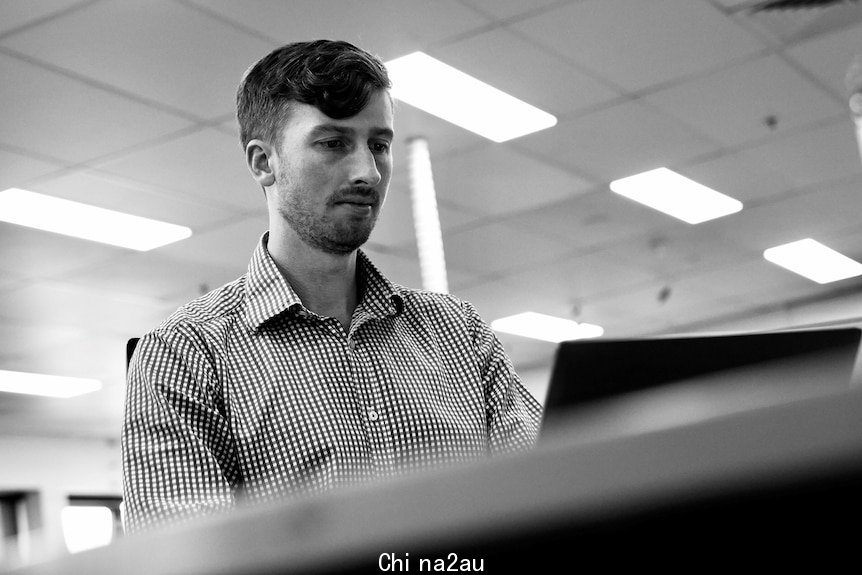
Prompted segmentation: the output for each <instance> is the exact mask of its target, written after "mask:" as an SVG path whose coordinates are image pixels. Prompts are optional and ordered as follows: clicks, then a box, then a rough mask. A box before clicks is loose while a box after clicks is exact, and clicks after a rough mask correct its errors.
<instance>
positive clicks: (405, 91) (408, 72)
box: [386, 52, 557, 142]
mask: <svg viewBox="0 0 862 575" xmlns="http://www.w3.org/2000/svg"><path fill="white" fill-rule="evenodd" d="M386 68H387V69H388V71H389V78H390V79H391V80H392V96H393V97H395V98H397V99H398V100H401V101H402V102H407V103H408V104H410V105H411V106H415V107H417V108H420V109H422V110H425V111H426V112H428V113H429V114H434V115H435V116H437V117H440V118H443V119H444V120H446V121H449V122H452V123H453V124H457V125H458V126H461V127H462V128H465V129H467V130H470V131H471V132H475V133H477V134H479V135H480V136H484V137H486V138H488V139H490V140H493V141H495V142H505V141H506V140H511V139H513V138H517V137H519V136H523V135H525V134H529V133H531V132H537V131H539V130H544V129H545V128H550V127H551V126H553V125H555V124H556V123H557V119H556V118H555V117H554V116H552V115H551V114H549V113H547V112H543V111H542V110H540V109H538V108H536V107H535V106H531V105H530V104H527V103H526V102H523V101H521V100H519V99H518V98H515V97H514V96H510V95H509V94H507V93H505V92H503V91H501V90H498V89H497V88H494V87H493V86H489V85H488V84H486V83H484V82H482V81H481V80H477V79H476V78H473V77H472V76H469V75H467V74H465V73H464V72H461V71H460V70H458V69H456V68H453V67H452V66H449V65H448V64H444V63H443V62H441V61H439V60H436V59H434V58H432V57H431V56H429V55H427V54H424V53H422V52H413V53H412V54H408V55H407V56H402V57H401V58H396V59H395V60H391V61H389V62H387V63H386Z"/></svg>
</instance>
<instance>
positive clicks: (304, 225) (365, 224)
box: [278, 178, 377, 255]
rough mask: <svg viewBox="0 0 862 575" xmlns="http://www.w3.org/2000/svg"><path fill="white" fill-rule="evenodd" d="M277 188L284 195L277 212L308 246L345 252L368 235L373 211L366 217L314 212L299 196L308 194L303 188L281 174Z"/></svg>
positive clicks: (359, 245)
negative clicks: (292, 186) (300, 188)
mask: <svg viewBox="0 0 862 575" xmlns="http://www.w3.org/2000/svg"><path fill="white" fill-rule="evenodd" d="M279 188H280V189H281V190H282V193H283V198H284V201H283V202H281V203H280V204H279V207H278V211H279V215H280V216H281V217H282V218H283V219H284V221H285V222H287V225H288V226H290V228H291V229H292V230H293V231H294V232H295V233H296V235H297V236H299V238H300V239H301V240H302V241H303V242H305V243H306V244H308V245H309V246H311V247H313V248H316V249H319V250H321V251H323V252H325V253H328V254H334V255H346V254H349V253H352V252H354V251H355V250H357V249H359V248H360V247H361V246H362V245H364V244H365V242H367V241H368V238H369V237H370V236H371V231H372V230H373V229H374V225H375V224H376V222H377V215H376V214H375V215H374V216H373V217H372V218H369V219H367V220H366V221H354V220H351V219H349V218H343V219H342V218H338V219H337V218H332V217H330V216H329V215H322V216H321V215H317V214H316V213H315V212H314V210H313V209H312V206H311V205H310V204H309V203H308V202H305V201H303V199H302V198H307V197H310V196H308V195H307V192H306V191H299V192H298V193H297V191H294V190H291V189H290V185H289V184H288V182H287V181H285V179H284V178H279Z"/></svg>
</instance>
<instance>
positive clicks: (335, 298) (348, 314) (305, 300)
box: [267, 235, 359, 332]
mask: <svg viewBox="0 0 862 575" xmlns="http://www.w3.org/2000/svg"><path fill="white" fill-rule="evenodd" d="M267 249H268V251H269V255H270V256H271V257H272V259H273V261H274V262H275V264H276V266H277V267H278V269H279V271H280V272H281V273H282V275H283V276H284V277H285V279H287V281H288V282H289V283H290V286H291V287H292V288H293V290H294V291H295V292H296V294H297V295H298V296H299V299H300V300H302V305H304V306H305V307H306V308H307V309H309V310H311V311H313V312H314V313H316V314H318V315H321V316H324V317H334V318H335V319H337V320H338V321H339V323H341V326H342V327H343V328H344V331H345V332H347V331H349V329H350V320H351V318H352V317H353V310H355V309H356V306H357V305H358V303H359V293H358V289H357V287H358V283H357V278H356V265H357V264H356V261H357V257H356V252H355V251H354V252H351V253H349V254H344V255H341V254H330V253H327V252H324V251H321V250H319V249H316V248H313V247H311V246H309V245H308V244H306V243H304V242H302V241H289V239H288V238H281V241H279V239H278V238H276V239H275V240H274V239H273V237H272V236H271V235H270V238H269V242H268V245H267Z"/></svg>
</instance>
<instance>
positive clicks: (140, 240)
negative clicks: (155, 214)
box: [0, 188, 192, 251]
mask: <svg viewBox="0 0 862 575" xmlns="http://www.w3.org/2000/svg"><path fill="white" fill-rule="evenodd" d="M0 221H4V222H9V223H11V224H18V225H21V226H27V227H31V228H36V229H40V230H45V231H48V232H54V233H58V234H64V235H67V236H74V237H76V238H83V239H86V240H92V241H96V242H102V243H105V244H111V245H115V246H120V247H124V248H130V249H133V250H139V251H147V250H151V249H153V248H157V247H160V246H163V245H166V244H170V243H172V242H176V241H179V240H182V239H185V238H188V237H189V236H191V235H192V231H191V230H190V229H189V228H187V227H185V226H178V225H174V224H169V223H165V222H160V221H158V220H152V219H149V218H143V217H140V216H133V215H131V214H124V213H122V212H116V211H114V210H108V209H105V208H99V207H96V206H91V205H88V204H82V203H79V202H73V201H71V200H65V199H63V198H57V197H54V196H48V195H44V194H37V193H35V192H30V191H27V190H21V189H19V188H9V189H8V190H4V191H2V192H0Z"/></svg>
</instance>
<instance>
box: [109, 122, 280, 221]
mask: <svg viewBox="0 0 862 575" xmlns="http://www.w3.org/2000/svg"><path fill="white" fill-rule="evenodd" d="M97 167H98V168H99V169H101V170H103V171H105V172H109V173H112V174H117V175H119V176H122V177H126V178H128V179H131V180H137V181H140V182H144V183H146V184H151V185H153V186H158V187H160V188H162V189H164V190H170V191H171V192H172V193H174V194H178V195H179V197H180V198H182V199H184V200H186V201H193V202H195V203H203V204H205V205H208V206H213V207H217V208H219V209H222V210H231V211H233V212H234V213H236V211H237V210H239V211H240V212H241V213H246V212H262V211H265V210H266V202H265V200H264V196H263V192H262V191H261V189H260V188H259V187H257V184H256V183H255V181H254V179H253V178H252V177H251V174H249V172H248V169H247V168H246V165H245V158H244V154H243V152H242V149H241V148H240V145H239V143H238V142H237V141H236V140H234V139H233V138H231V137H230V136H228V135H227V134H225V133H224V132H222V131H220V130H215V129H209V128H207V129H204V130H200V131H196V132H194V133H192V134H188V135H183V136H181V137H178V138H176V139H172V140H170V141H168V142H165V143H162V144H159V145H156V146H153V147H150V148H147V149H145V150H140V151H136V152H134V153H130V154H127V155H125V156H122V157H119V158H116V159H111V160H108V161H105V162H99V163H98V164H97Z"/></svg>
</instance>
